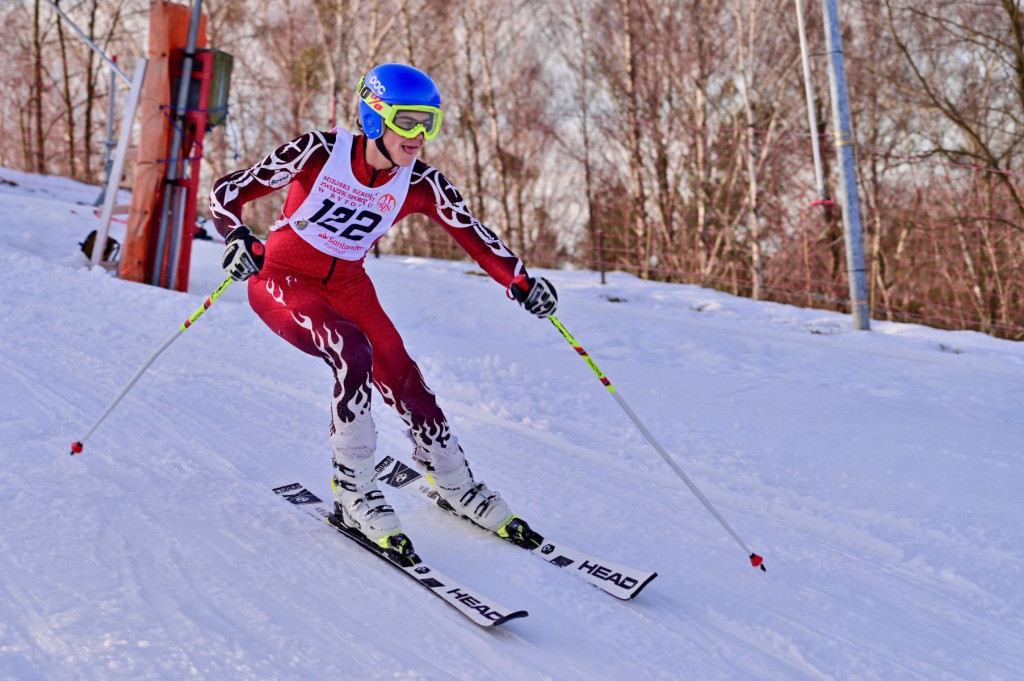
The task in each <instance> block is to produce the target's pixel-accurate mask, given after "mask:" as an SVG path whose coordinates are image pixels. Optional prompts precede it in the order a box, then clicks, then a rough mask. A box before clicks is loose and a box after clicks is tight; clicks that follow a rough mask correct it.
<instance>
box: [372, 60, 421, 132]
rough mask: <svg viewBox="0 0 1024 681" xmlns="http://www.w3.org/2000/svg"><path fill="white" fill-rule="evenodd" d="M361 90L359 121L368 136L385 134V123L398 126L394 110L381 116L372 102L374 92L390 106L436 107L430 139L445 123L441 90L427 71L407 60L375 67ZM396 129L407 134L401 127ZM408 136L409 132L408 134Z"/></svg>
mask: <svg viewBox="0 0 1024 681" xmlns="http://www.w3.org/2000/svg"><path fill="white" fill-rule="evenodd" d="M357 91H358V93H359V121H360V123H362V126H363V132H365V133H366V137H367V138H368V139H372V140H373V139H377V138H378V137H380V136H381V135H383V134H384V126H385V125H388V126H389V127H391V128H392V129H396V128H395V126H394V125H393V123H392V121H393V118H394V110H391V111H390V115H385V116H381V114H380V113H379V112H378V111H374V109H373V108H372V107H371V105H370V104H369V103H368V101H367V100H368V99H370V100H372V99H373V98H374V96H376V98H379V100H380V101H382V102H384V103H385V104H387V105H388V106H389V107H394V106H398V107H401V106H409V107H424V108H430V109H436V111H437V116H436V121H435V120H433V119H432V124H433V125H432V130H431V131H429V132H428V134H427V135H426V137H427V139H430V138H431V137H434V136H435V135H436V134H437V131H438V129H439V128H440V126H441V93H440V92H438V89H437V85H436V84H435V83H434V81H433V80H432V79H431V78H430V76H428V75H427V74H425V73H423V72H422V71H420V70H419V69H417V68H414V67H412V66H408V65H406V64H380V65H379V66H375V67H373V68H372V69H371V70H370V72H369V73H367V74H366V75H365V76H364V77H363V78H362V80H360V81H359V87H358V88H357ZM396 132H399V134H403V132H406V133H407V131H402V130H399V129H396ZM405 136H408V134H406V135H405Z"/></svg>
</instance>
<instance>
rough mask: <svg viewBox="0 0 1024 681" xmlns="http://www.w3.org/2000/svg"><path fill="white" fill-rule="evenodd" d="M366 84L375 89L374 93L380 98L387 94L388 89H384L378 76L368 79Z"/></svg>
mask: <svg viewBox="0 0 1024 681" xmlns="http://www.w3.org/2000/svg"><path fill="white" fill-rule="evenodd" d="M366 83H367V85H369V86H370V87H372V88H373V91H374V92H376V93H377V96H378V97H380V96H382V95H383V94H384V93H385V92H387V88H385V87H384V83H382V82H380V79H378V78H377V76H370V77H369V78H367V79H366Z"/></svg>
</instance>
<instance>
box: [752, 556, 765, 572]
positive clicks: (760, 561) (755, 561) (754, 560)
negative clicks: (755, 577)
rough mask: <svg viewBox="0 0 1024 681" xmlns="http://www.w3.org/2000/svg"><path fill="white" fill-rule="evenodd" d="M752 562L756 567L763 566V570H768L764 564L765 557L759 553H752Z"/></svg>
mask: <svg viewBox="0 0 1024 681" xmlns="http://www.w3.org/2000/svg"><path fill="white" fill-rule="evenodd" d="M750 564H751V565H753V566H754V567H759V568H761V572H768V570H767V569H766V568H765V566H764V558H762V557H761V556H759V555H757V554H756V553H752V554H750Z"/></svg>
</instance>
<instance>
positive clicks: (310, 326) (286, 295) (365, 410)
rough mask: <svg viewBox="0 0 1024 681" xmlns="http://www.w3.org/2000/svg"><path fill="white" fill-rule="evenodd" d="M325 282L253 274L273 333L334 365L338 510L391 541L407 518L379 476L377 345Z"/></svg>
mask: <svg viewBox="0 0 1024 681" xmlns="http://www.w3.org/2000/svg"><path fill="white" fill-rule="evenodd" d="M321 290H322V288H321V287H319V286H318V285H317V283H315V282H312V283H311V282H309V281H308V280H303V279H297V278H295V277H285V276H282V275H275V274H274V273H273V272H272V271H268V270H266V269H264V271H263V272H260V273H259V274H258V275H256V276H254V277H252V278H251V279H250V285H249V301H250V304H251V305H252V307H253V310H255V311H256V313H257V314H258V315H259V316H260V318H261V319H263V321H264V322H265V323H266V324H267V326H269V327H270V328H271V329H272V330H273V331H274V332H275V333H277V334H278V335H279V336H281V337H282V338H284V339H285V340H287V341H288V342H289V343H291V344H292V345H294V346H295V347H297V348H298V349H300V350H302V351H303V352H305V353H307V354H310V355H313V356H315V357H320V358H321V359H323V360H324V361H325V362H326V363H327V365H328V366H330V367H331V369H332V371H333V373H334V394H333V397H332V399H331V429H330V441H331V448H332V450H333V452H334V468H335V474H334V477H333V480H332V487H333V488H334V492H335V502H336V510H338V511H339V512H341V513H342V517H343V518H344V520H345V522H346V524H347V525H349V526H352V527H355V528H356V529H358V530H359V531H360V532H362V533H363V534H364V535H366V536H367V537H368V538H369V539H371V540H372V541H374V542H376V543H378V544H380V545H382V546H387V544H388V538H389V537H391V536H392V535H395V534H398V533H399V532H401V526H400V524H399V521H398V516H397V515H396V514H395V512H394V509H393V508H392V507H391V506H390V505H388V504H387V503H386V501H385V500H384V495H383V494H382V493H381V492H380V490H379V489H378V487H377V482H376V480H375V470H374V452H375V451H376V448H377V431H376V429H375V427H374V423H373V417H372V415H371V412H370V402H371V400H370V398H371V377H372V373H373V353H372V350H371V347H370V343H369V341H368V340H367V338H366V335H365V334H364V333H363V332H362V330H361V329H360V328H359V327H358V326H357V325H356V324H355V323H354V322H353V321H352V320H350V319H347V318H346V317H345V316H343V315H342V314H341V313H339V312H338V311H337V310H335V309H334V308H333V307H332V306H331V305H330V304H329V303H328V302H326V301H325V300H324V299H323V298H322V297H321V295H320V293H321Z"/></svg>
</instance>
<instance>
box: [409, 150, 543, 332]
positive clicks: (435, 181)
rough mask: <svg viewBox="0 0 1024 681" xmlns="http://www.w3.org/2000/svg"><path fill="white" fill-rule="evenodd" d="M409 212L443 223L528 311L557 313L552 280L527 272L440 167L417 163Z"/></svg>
mask: <svg viewBox="0 0 1024 681" xmlns="http://www.w3.org/2000/svg"><path fill="white" fill-rule="evenodd" d="M406 212H417V213H423V214H425V215H428V216H429V217H430V219H432V220H433V221H434V222H436V223H437V224H439V225H441V227H443V228H444V230H445V231H446V232H448V233H449V234H451V235H452V238H453V239H455V241H456V242H457V243H458V244H459V246H461V247H462V248H463V250H465V251H466V253H468V254H469V256H470V257H471V258H473V260H476V262H477V263H478V264H479V265H480V267H482V268H483V270H484V271H485V272H487V274H489V275H491V278H493V279H494V280H495V281H497V282H498V283H499V284H501V285H502V286H504V287H505V288H506V289H507V290H508V292H509V295H510V296H511V297H512V298H513V299H515V301H516V302H518V303H519V304H520V305H521V306H523V308H525V309H526V311H527V312H529V313H530V314H533V315H536V316H537V317H540V318H542V319H543V318H545V317H548V316H550V315H552V314H554V313H555V310H556V309H557V307H558V293H557V292H556V291H555V287H554V286H553V285H552V284H551V282H549V281H548V280H547V279H545V278H544V277H537V278H534V277H531V276H530V275H529V274H527V272H526V269H525V268H524V267H523V263H522V261H521V260H520V259H519V258H518V256H516V254H515V253H513V252H512V251H511V250H509V248H508V247H507V246H506V245H505V244H504V243H502V241H501V239H499V238H498V235H497V234H495V233H494V232H492V231H491V230H490V229H488V228H487V227H485V226H484V225H483V224H482V223H481V222H480V221H479V220H477V219H476V218H475V217H473V214H472V213H470V211H469V208H467V206H466V202H465V201H464V200H463V198H462V194H460V193H459V190H458V189H456V188H455V186H454V185H453V184H452V183H451V182H449V181H448V178H446V177H445V176H444V175H442V174H441V173H440V172H438V171H437V169H435V168H431V167H429V166H427V165H426V164H424V163H422V162H417V163H416V167H415V169H414V170H413V178H412V183H411V185H410V186H409V197H408V198H407V199H406V203H405V205H404V206H403V213H406ZM401 217H402V215H401V214H400V215H399V218H401Z"/></svg>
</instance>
